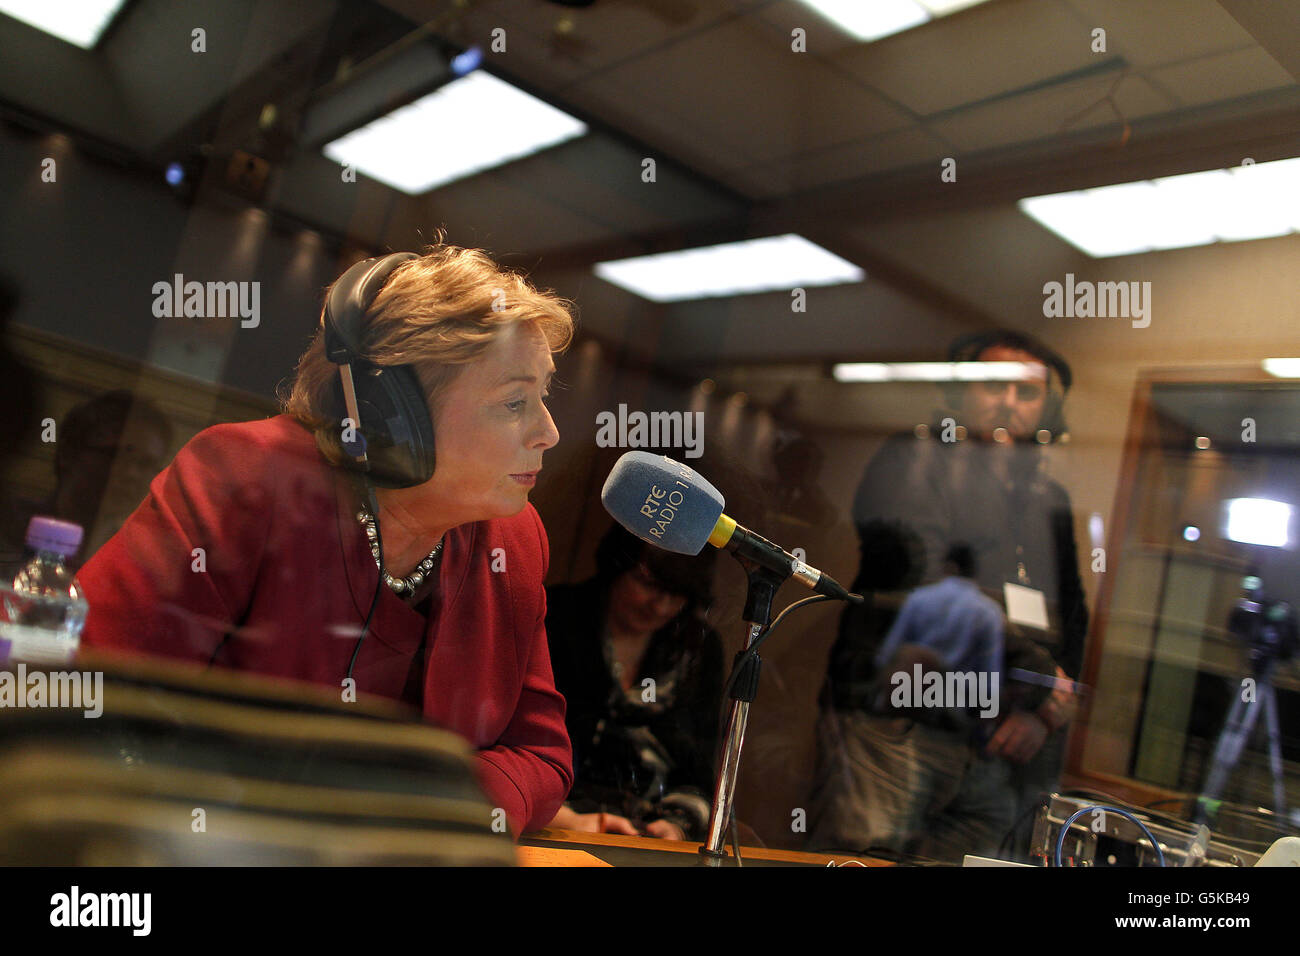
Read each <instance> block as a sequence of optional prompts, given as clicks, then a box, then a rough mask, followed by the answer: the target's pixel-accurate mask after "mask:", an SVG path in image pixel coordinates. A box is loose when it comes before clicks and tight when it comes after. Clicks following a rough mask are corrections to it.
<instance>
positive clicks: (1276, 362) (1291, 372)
mask: <svg viewBox="0 0 1300 956" xmlns="http://www.w3.org/2000/svg"><path fill="white" fill-rule="evenodd" d="M1260 364H1261V365H1263V366H1264V371H1265V372H1268V374H1269V375H1273V376H1275V377H1277V378H1300V358H1266V359H1264V361H1263V362H1261V363H1260Z"/></svg>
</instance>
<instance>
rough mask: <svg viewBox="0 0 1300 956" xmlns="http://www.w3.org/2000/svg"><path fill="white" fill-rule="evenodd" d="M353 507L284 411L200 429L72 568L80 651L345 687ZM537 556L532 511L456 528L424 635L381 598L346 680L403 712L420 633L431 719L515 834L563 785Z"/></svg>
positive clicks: (538, 823)
mask: <svg viewBox="0 0 1300 956" xmlns="http://www.w3.org/2000/svg"><path fill="white" fill-rule="evenodd" d="M358 504H359V499H358V497H357V494H356V491H355V490H354V489H353V487H352V484H351V482H350V481H348V480H347V478H346V476H345V475H344V474H343V473H342V472H340V471H339V470H338V469H335V468H332V467H330V466H329V465H328V463H327V462H326V461H325V459H324V458H323V457H322V456H321V455H320V453H319V451H318V450H317V448H316V444H315V441H314V439H313V438H312V435H311V433H310V432H308V431H307V430H306V429H304V428H303V427H302V426H300V425H299V424H298V423H297V422H296V421H295V420H294V419H292V418H290V417H289V416H287V415H279V416H276V417H275V418H269V419H265V420H263V421H258V422H242V423H239V424H233V425H217V426H214V427H212V428H208V429H205V430H204V431H202V432H200V433H199V434H198V435H196V436H195V437H194V438H193V439H192V440H191V441H190V442H189V443H188V444H186V445H185V447H184V448H182V449H181V450H180V452H179V453H177V455H176V459H175V461H173V462H172V464H171V465H169V466H168V467H167V468H166V469H165V470H163V471H162V472H161V473H160V474H159V475H158V476H157V477H155V478H154V480H153V482H152V484H151V486H150V494H149V496H148V497H147V498H146V499H145V501H144V503H143V504H141V505H140V507H139V508H138V509H136V511H135V513H134V514H132V515H131V517H130V518H129V519H127V522H126V524H124V525H123V526H122V529H121V530H120V531H119V532H118V533H117V534H116V535H114V536H113V537H112V538H111V539H110V540H109V541H108V542H107V543H106V544H105V545H104V546H103V547H102V548H100V550H99V551H98V552H97V553H96V554H95V555H94V556H93V557H92V558H91V559H90V561H88V562H87V563H86V565H85V566H84V567H83V568H82V569H81V571H79V572H78V575H77V577H78V580H79V581H80V583H81V585H82V589H83V591H84V593H85V596H86V600H87V601H88V602H89V604H90V614H89V617H88V619H87V621H86V627H85V631H84V633H83V635H82V642H83V644H85V645H87V646H90V647H96V648H100V649H107V650H115V649H123V650H131V651H138V652H144V653H148V654H156V655H162V656H165V657H170V658H179V659H182V660H189V661H194V662H197V663H201V664H203V665H206V664H207V663H208V661H209V660H210V659H211V658H212V656H213V653H214V651H217V649H218V647H219V646H220V651H219V652H218V653H217V656H216V664H217V665H219V666H225V667H231V668H236V669H238V670H246V671H255V672H257V673H260V674H268V675H272V676H278V677H284V678H292V679H297V680H304V681H312V682H314V683H319V684H326V685H329V686H331V687H335V688H341V687H342V680H343V678H344V677H345V676H346V674H347V670H348V662H349V660H350V659H351V657H352V651H353V648H354V647H355V645H356V639H357V636H358V635H359V633H360V630H361V626H362V625H363V624H364V623H365V619H366V612H367V611H368V610H369V608H370V602H371V599H372V598H373V596H374V591H375V581H376V575H377V573H378V572H377V569H376V567H375V561H374V558H373V557H372V556H371V553H370V548H369V545H368V544H367V542H366V537H365V531H364V529H363V528H362V527H361V525H360V524H358V522H357V520H356V512H357V509H358ZM200 549H201V550H200ZM548 560H549V550H548V546H547V540H546V532H545V530H544V529H543V528H542V522H541V519H540V518H538V516H537V512H536V511H535V510H534V509H533V506H532V505H528V506H527V507H526V508H525V509H524V510H523V511H522V512H520V513H519V514H518V515H515V516H514V517H512V518H504V519H496V520H492V521H479V522H475V523H472V524H466V525H461V526H460V527H457V528H453V529H452V530H451V531H450V532H448V533H447V536H446V543H445V545H444V549H443V557H442V566H441V576H440V579H439V583H440V587H439V590H438V594H439V595H440V596H441V605H439V603H438V601H439V598H438V597H435V599H434V601H435V603H434V605H433V607H432V611H431V613H430V615H429V618H428V620H427V622H426V619H425V617H424V616H423V615H422V614H420V613H418V612H417V611H415V610H414V609H412V608H411V607H410V606H409V605H407V604H406V603H405V602H404V601H402V600H401V599H400V598H398V597H397V596H396V595H395V594H394V593H393V592H392V591H391V590H390V589H389V588H387V587H384V588H381V589H380V595H379V604H378V606H377V607H376V609H375V616H374V620H373V621H372V622H371V628H370V633H369V634H368V635H367V637H366V639H365V642H364V643H363V644H362V646H361V653H360V654H359V655H358V657H357V662H356V666H355V667H354V668H353V671H352V676H353V678H354V679H355V680H356V689H357V691H358V692H359V693H371V694H377V695H380V696H383V697H389V698H393V699H401V698H402V695H403V688H404V687H405V686H406V684H407V678H408V675H409V674H410V671H411V667H412V662H413V660H414V659H415V653H416V651H417V650H418V648H419V645H420V639H421V637H422V636H423V635H424V632H425V629H426V627H427V629H428V650H427V654H426V666H425V670H424V681H423V683H424V693H423V711H424V716H425V719H427V720H428V721H429V722H431V723H434V724H437V725H438V726H440V727H444V728H446V729H448V730H452V731H454V732H456V733H458V734H460V735H461V736H463V737H465V738H466V739H468V740H469V741H470V743H471V744H472V745H473V746H474V747H476V748H478V755H477V756H478V761H477V762H478V772H479V780H480V782H481V783H482V785H483V787H484V789H485V790H486V791H487V794H488V797H489V798H490V800H491V801H492V802H493V805H494V806H496V807H500V808H502V809H504V810H505V811H506V815H507V818H508V820H509V822H510V825H511V827H512V829H514V830H515V832H519V831H520V830H521V829H535V828H537V827H542V826H545V825H546V824H547V823H549V822H550V820H551V818H552V817H553V816H554V815H555V812H556V810H558V809H559V807H560V804H561V802H562V801H563V800H564V797H565V795H566V794H567V793H568V791H569V786H570V785H571V784H572V782H573V771H572V766H571V765H572V754H571V751H570V748H569V737H568V734H567V733H566V731H565V727H564V706H565V705H564V698H563V697H561V696H560V694H559V692H557V691H556V689H555V682H554V680H553V679H552V676H551V663H550V657H549V655H548V652H547V645H546V629H545V616H546V593H545V591H544V590H543V588H542V579H543V578H544V577H545V574H546V565H547V561H548ZM228 633H229V634H230V635H231V636H230V638H229V639H228V640H227V641H226V643H225V644H224V646H221V642H222V639H223V638H224V637H225V636H226V635H227V634H228ZM417 679H418V675H417ZM417 693H418V688H417Z"/></svg>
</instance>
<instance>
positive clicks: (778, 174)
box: [728, 126, 953, 198]
mask: <svg viewBox="0 0 1300 956" xmlns="http://www.w3.org/2000/svg"><path fill="white" fill-rule="evenodd" d="M952 152H953V150H952V148H951V147H950V146H949V145H948V144H947V143H945V142H944V141H943V140H942V139H940V138H939V137H937V136H935V135H933V134H932V133H930V132H928V131H927V130H925V129H923V128H922V127H919V126H914V127H911V128H909V129H901V130H896V131H894V132H891V133H883V134H881V135H880V136H874V137H871V138H868V139H865V140H859V141H858V142H854V143H845V144H844V145H841V146H832V147H830V148H828V149H821V150H810V151H808V152H806V153H800V154H797V155H793V156H787V157H784V158H783V159H781V160H779V161H777V162H775V163H765V164H760V165H755V166H747V167H743V168H741V169H737V170H733V171H730V172H729V173H728V175H729V176H732V175H740V176H744V177H746V179H747V181H748V182H750V183H753V184H755V188H757V189H760V190H761V194H762V195H764V196H767V197H773V198H774V197H777V196H784V195H787V194H789V193H795V192H803V191H804V190H808V189H815V188H817V187H819V186H826V185H829V184H831V183H838V182H844V181H845V180H850V179H857V178H858V177H859V176H866V175H869V174H871V173H877V172H881V171H883V170H887V169H898V168H901V167H907V166H915V165H917V164H919V163H924V162H927V161H934V162H935V170H936V175H937V174H938V168H939V167H938V161H939V160H940V159H942V158H943V157H944V156H949V155H952Z"/></svg>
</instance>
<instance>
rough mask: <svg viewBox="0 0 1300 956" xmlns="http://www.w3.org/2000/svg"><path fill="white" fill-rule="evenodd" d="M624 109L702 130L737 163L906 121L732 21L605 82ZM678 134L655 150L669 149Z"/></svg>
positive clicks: (765, 32) (758, 27) (804, 57)
mask: <svg viewBox="0 0 1300 956" xmlns="http://www.w3.org/2000/svg"><path fill="white" fill-rule="evenodd" d="M601 84H602V85H607V86H609V87H612V88H614V89H615V90H616V94H617V95H618V96H619V97H620V98H623V99H625V101H626V104H627V108H628V109H629V110H631V111H634V112H638V113H642V114H654V115H655V116H656V117H663V118H665V119H666V120H668V122H669V123H670V124H671V123H673V122H676V121H678V120H680V121H682V122H683V123H685V125H686V126H687V127H694V129H696V130H702V131H706V133H707V135H708V136H709V138H710V139H711V140H713V141H714V143H716V144H717V145H718V146H720V147H722V148H723V150H724V151H730V152H731V153H732V155H733V159H732V160H731V161H729V162H727V163H726V165H728V166H735V165H736V162H737V161H739V160H746V159H747V160H749V161H751V162H753V161H760V162H761V161H763V160H775V159H777V158H779V157H780V156H783V155H787V154H789V153H790V152H792V151H795V150H808V149H817V148H824V147H827V146H833V145H836V144H839V143H846V142H852V141H853V140H856V139H860V138H862V137H863V136H867V135H870V134H872V133H879V132H885V131H887V130H891V129H898V128H901V127H903V126H905V125H908V124H909V122H910V119H909V117H908V116H907V114H905V113H903V112H901V111H899V110H897V109H895V108H894V107H893V106H891V105H890V104H889V103H888V102H886V101H885V100H884V99H883V98H882V97H880V96H878V95H877V94H875V93H873V92H872V91H870V90H868V89H866V88H864V87H863V86H861V85H859V84H857V83H856V82H854V80H853V79H852V77H849V76H846V75H845V74H844V73H842V72H840V71H837V70H834V69H831V68H830V67H828V66H826V65H825V64H824V63H822V62H821V61H820V60H818V59H817V58H815V57H813V56H810V55H808V54H806V53H794V52H792V51H791V49H790V45H789V43H787V42H785V41H784V39H783V38H782V36H781V35H780V34H779V33H777V32H776V31H774V30H772V29H771V28H770V27H769V26H767V25H766V24H762V23H759V22H757V21H755V20H753V19H752V18H751V19H740V20H734V21H730V22H728V23H725V24H723V25H721V26H718V27H716V28H714V29H712V30H707V31H704V32H702V33H698V34H695V35H693V36H691V37H688V38H686V39H685V40H683V41H681V42H679V43H675V44H674V45H672V46H671V47H668V48H666V49H664V50H662V51H660V52H659V53H658V54H657V55H656V56H655V57H654V58H653V60H650V59H646V60H638V61H636V62H633V63H630V64H628V65H626V66H623V67H621V68H619V69H616V70H612V71H610V72H609V73H607V74H605V75H603V76H602V77H601ZM686 135H687V134H686V133H683V134H679V135H678V136H676V137H673V138H672V139H671V140H669V141H667V142H663V141H660V143H659V145H662V146H663V147H664V148H666V149H669V150H672V149H673V148H675V146H676V145H677V142H680V141H681V140H683V139H685V137H686Z"/></svg>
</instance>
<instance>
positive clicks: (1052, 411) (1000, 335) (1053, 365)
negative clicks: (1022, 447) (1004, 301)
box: [943, 329, 1074, 441]
mask: <svg viewBox="0 0 1300 956" xmlns="http://www.w3.org/2000/svg"><path fill="white" fill-rule="evenodd" d="M995 345H1003V346H1006V347H1007V348H1012V349H1017V350H1019V351H1021V352H1028V353H1029V354H1030V355H1032V356H1034V357H1035V358H1037V359H1040V360H1041V361H1042V362H1043V364H1044V365H1046V366H1047V367H1048V369H1049V373H1050V374H1049V375H1048V377H1047V378H1048V380H1047V383H1046V388H1047V395H1046V397H1045V399H1044V402H1043V414H1042V417H1041V418H1040V419H1039V423H1038V428H1039V430H1042V429H1044V428H1045V429H1047V431H1048V432H1049V433H1050V434H1051V436H1052V438H1051V440H1052V441H1057V440H1058V439H1059V438H1061V437H1062V436H1064V435H1066V434H1067V433H1068V432H1069V430H1070V429H1069V426H1068V425H1067V424H1066V422H1065V394H1066V392H1068V391H1069V390H1070V384H1071V382H1073V381H1074V376H1073V374H1072V373H1071V372H1070V363H1069V362H1067V361H1066V360H1065V359H1064V358H1062V357H1061V355H1060V354H1059V353H1057V352H1055V351H1054V350H1052V349H1050V348H1048V347H1047V346H1046V345H1044V344H1043V343H1042V342H1040V341H1038V340H1037V339H1035V338H1033V337H1032V336H1029V335H1026V334H1025V333H1023V332H1016V331H1013V330H1011V329H997V330H993V331H988V332H976V333H974V334H972V335H964V336H962V337H961V338H959V339H957V341H955V342H953V343H952V345H951V346H950V347H949V349H948V361H949V362H977V361H979V357H980V353H981V352H983V351H984V350H985V349H987V348H991V347H992V346H995ZM1053 376H1054V377H1055V379H1056V381H1057V382H1058V383H1059V385H1054V384H1053V382H1052V378H1053ZM964 387H965V384H964V383H945V384H944V385H943V394H944V399H945V400H946V401H947V403H948V406H949V407H950V408H953V409H957V408H960V407H961V392H962V389H963V388H964Z"/></svg>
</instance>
